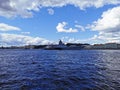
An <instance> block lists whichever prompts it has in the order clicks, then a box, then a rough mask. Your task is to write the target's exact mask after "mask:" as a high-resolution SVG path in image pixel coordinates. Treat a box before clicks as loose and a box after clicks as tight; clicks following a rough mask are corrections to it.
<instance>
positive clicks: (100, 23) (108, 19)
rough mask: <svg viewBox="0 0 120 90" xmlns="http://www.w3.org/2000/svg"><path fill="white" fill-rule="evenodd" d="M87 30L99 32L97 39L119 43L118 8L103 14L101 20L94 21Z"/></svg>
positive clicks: (119, 16) (119, 15)
mask: <svg viewBox="0 0 120 90" xmlns="http://www.w3.org/2000/svg"><path fill="white" fill-rule="evenodd" d="M88 28H90V29H91V30H93V31H98V32H99V35H97V36H96V37H97V39H101V40H104V41H106V42H119V43H120V6H118V7H114V8H112V9H109V10H108V11H105V12H103V14H102V16H101V18H99V19H98V20H97V21H94V22H93V24H92V25H89V26H88Z"/></svg>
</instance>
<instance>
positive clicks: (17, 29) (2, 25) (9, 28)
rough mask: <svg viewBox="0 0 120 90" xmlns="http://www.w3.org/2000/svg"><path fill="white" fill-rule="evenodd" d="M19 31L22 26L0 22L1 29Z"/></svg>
mask: <svg viewBox="0 0 120 90" xmlns="http://www.w3.org/2000/svg"><path fill="white" fill-rule="evenodd" d="M14 30H15V31H19V30H20V28H18V27H15V26H10V25H8V24H5V23H0V31H14Z"/></svg>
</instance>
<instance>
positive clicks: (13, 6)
mask: <svg viewBox="0 0 120 90" xmlns="http://www.w3.org/2000/svg"><path fill="white" fill-rule="evenodd" d="M108 4H113V5H117V4H120V0H0V16H4V17H16V16H21V17H23V18H28V17H32V16H33V14H32V13H33V12H32V11H39V10H40V8H42V7H63V6H66V5H74V6H75V7H79V8H80V9H85V8H88V7H96V8H99V7H102V6H104V5H108Z"/></svg>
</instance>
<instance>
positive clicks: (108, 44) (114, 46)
mask: <svg viewBox="0 0 120 90" xmlns="http://www.w3.org/2000/svg"><path fill="white" fill-rule="evenodd" d="M105 48H106V49H117V48H118V45H117V43H106V44H105Z"/></svg>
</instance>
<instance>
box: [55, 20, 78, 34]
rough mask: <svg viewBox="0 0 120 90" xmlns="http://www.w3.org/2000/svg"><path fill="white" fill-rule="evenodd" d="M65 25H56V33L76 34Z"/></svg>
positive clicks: (64, 23) (63, 23)
mask: <svg viewBox="0 0 120 90" xmlns="http://www.w3.org/2000/svg"><path fill="white" fill-rule="evenodd" d="M66 25H67V23H66V22H62V23H58V25H57V26H56V29H57V31H58V32H65V33H74V32H78V30H77V29H73V28H67V27H66Z"/></svg>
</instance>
